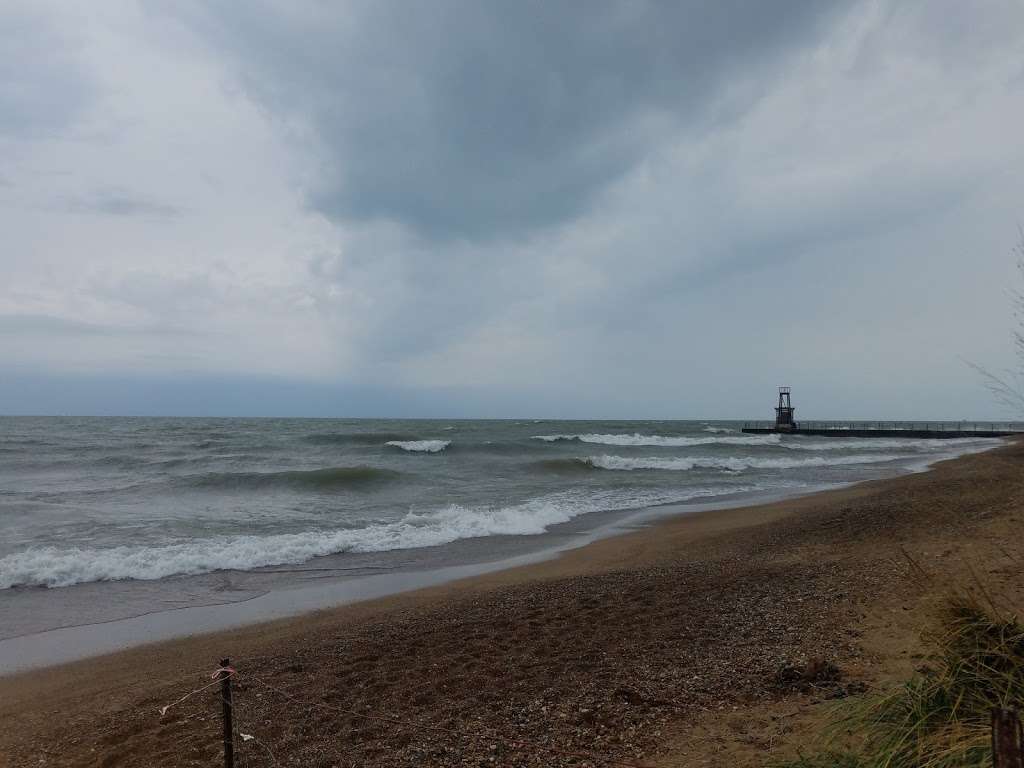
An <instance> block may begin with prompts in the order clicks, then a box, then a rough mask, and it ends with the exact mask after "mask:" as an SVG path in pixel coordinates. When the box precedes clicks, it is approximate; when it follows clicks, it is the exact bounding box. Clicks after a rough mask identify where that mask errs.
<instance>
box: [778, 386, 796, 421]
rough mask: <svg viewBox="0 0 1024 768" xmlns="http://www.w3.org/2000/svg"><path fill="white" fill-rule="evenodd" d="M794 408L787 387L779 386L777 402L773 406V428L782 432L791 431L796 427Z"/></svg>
mask: <svg viewBox="0 0 1024 768" xmlns="http://www.w3.org/2000/svg"><path fill="white" fill-rule="evenodd" d="M795 412H796V408H794V407H793V403H792V401H791V400H790V399H789V387H779V404H778V405H777V406H776V407H775V429H777V430H780V431H782V432H792V431H793V430H794V429H796V422H795V421H794V420H793V414H794V413H795Z"/></svg>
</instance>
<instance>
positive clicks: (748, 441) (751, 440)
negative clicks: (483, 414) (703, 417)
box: [533, 434, 782, 448]
mask: <svg viewBox="0 0 1024 768" xmlns="http://www.w3.org/2000/svg"><path fill="white" fill-rule="evenodd" d="M533 439H534V440H543V441H544V442H547V443H554V442H558V441H563V440H564V441H575V442H580V443H596V444H598V445H618V446H630V445H638V446H658V447H663V448H685V447H689V446H694V445H779V444H780V442H781V440H782V436H781V435H778V434H770V435H742V436H739V435H737V436H736V437H665V436H662V435H641V434H632V435H597V434H588V435H534V437H533Z"/></svg>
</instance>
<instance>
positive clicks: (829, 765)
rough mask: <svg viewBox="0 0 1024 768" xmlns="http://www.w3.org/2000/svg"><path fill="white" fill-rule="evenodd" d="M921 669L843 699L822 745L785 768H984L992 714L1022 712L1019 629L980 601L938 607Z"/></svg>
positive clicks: (964, 597) (1008, 613) (1006, 612)
mask: <svg viewBox="0 0 1024 768" xmlns="http://www.w3.org/2000/svg"><path fill="white" fill-rule="evenodd" d="M929 639H930V641H931V645H932V647H933V651H932V653H931V655H930V656H929V657H928V660H927V663H926V665H925V666H923V667H922V668H920V669H919V671H918V672H917V673H916V674H915V675H914V676H913V677H912V678H911V679H909V680H908V681H906V682H905V683H903V684H902V685H900V686H899V687H897V688H895V689H893V690H891V691H889V692H886V693H883V694H881V695H874V696H868V697H863V698H861V699H859V700H856V701H854V700H847V701H846V702H843V703H842V704H841V705H840V706H839V708H837V710H836V712H835V716H834V720H833V723H832V727H831V728H830V731H829V738H828V740H827V744H832V745H835V744H837V743H843V744H850V745H852V746H851V748H848V749H843V750H837V749H834V748H833V749H831V750H826V751H823V752H821V753H818V754H815V755H812V756H804V757H801V758H799V759H797V760H792V761H788V762H786V763H780V764H778V765H780V766H785V768H951V767H952V766H978V767H979V768H980V767H981V766H986V767H987V766H991V765H992V749H991V718H992V709H993V708H995V707H1005V708H1010V709H1016V710H1018V711H1020V710H1022V709H1024V626H1022V624H1021V622H1020V620H1019V619H1018V614H1017V613H1016V612H1015V611H1013V610H1012V609H1010V608H1008V607H1001V606H999V605H997V604H996V603H995V601H993V600H992V599H990V598H989V597H988V596H987V595H985V594H983V593H982V594H980V595H979V594H978V593H977V592H974V593H960V594H957V595H955V596H952V597H950V598H949V599H948V600H946V601H945V603H944V604H943V607H942V609H941V612H940V616H939V621H938V622H937V629H936V631H935V632H934V633H933V635H932V636H931V637H930V638H929Z"/></svg>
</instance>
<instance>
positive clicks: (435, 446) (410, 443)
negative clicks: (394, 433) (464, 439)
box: [385, 440, 452, 453]
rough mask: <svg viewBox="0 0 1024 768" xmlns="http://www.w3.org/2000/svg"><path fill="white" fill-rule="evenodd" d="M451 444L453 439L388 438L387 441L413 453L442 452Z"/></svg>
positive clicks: (388, 443)
mask: <svg viewBox="0 0 1024 768" xmlns="http://www.w3.org/2000/svg"><path fill="white" fill-rule="evenodd" d="M451 444H452V441H451V440H388V441H387V443H385V445H390V446H393V447H395V448H401V449H402V450H403V451H412V452H413V453H440V452H441V451H443V450H444V449H445V448H447V447H448V446H449V445H451Z"/></svg>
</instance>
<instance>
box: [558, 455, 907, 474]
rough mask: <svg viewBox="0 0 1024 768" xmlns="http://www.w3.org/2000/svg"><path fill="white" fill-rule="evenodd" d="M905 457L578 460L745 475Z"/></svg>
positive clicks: (627, 467) (601, 464)
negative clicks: (760, 471) (762, 470)
mask: <svg viewBox="0 0 1024 768" xmlns="http://www.w3.org/2000/svg"><path fill="white" fill-rule="evenodd" d="M898 458H907V457H905V456H879V455H863V456H833V457H824V456H810V457H808V458H806V459H796V458H777V459H775V458H771V459H767V458H757V457H753V456H743V457H740V456H730V457H723V458H719V457H714V456H692V457H680V458H674V459H666V458H659V457H650V458H635V457H632V456H590V457H589V458H585V459H574V460H573V461H576V462H578V463H580V464H582V465H584V466H589V467H593V468H594V469H611V470H624V471H632V470H638V469H639V470H643V469H656V470H675V471H688V470H691V469H721V470H727V471H730V472H742V471H744V470H747V469H797V468H800V467H832V466H841V465H845V464H874V463H877V462H882V461H893V460H895V459H898Z"/></svg>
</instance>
